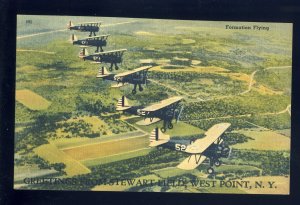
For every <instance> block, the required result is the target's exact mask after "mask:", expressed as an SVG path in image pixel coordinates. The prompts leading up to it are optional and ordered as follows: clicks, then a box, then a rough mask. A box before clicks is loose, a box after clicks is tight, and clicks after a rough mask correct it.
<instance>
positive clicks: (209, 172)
mask: <svg viewBox="0 0 300 205" xmlns="http://www.w3.org/2000/svg"><path fill="white" fill-rule="evenodd" d="M207 173H208V174H213V173H215V170H214V169H213V168H212V167H209V168H208V169H207Z"/></svg>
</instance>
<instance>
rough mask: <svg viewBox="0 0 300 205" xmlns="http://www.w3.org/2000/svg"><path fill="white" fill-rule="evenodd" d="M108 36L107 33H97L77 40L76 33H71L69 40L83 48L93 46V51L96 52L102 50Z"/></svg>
mask: <svg viewBox="0 0 300 205" xmlns="http://www.w3.org/2000/svg"><path fill="white" fill-rule="evenodd" d="M108 36H109V35H99V36H93V37H88V38H84V39H79V40H78V39H77V37H76V35H74V34H72V36H71V42H72V43H73V45H79V46H81V47H83V48H85V47H91V46H94V47H96V48H97V49H96V50H95V52H96V53H98V52H99V51H101V52H103V48H102V47H104V46H106V44H107V38H108Z"/></svg>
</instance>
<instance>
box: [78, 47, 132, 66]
mask: <svg viewBox="0 0 300 205" xmlns="http://www.w3.org/2000/svg"><path fill="white" fill-rule="evenodd" d="M125 51H127V49H119V50H111V51H104V52H98V53H93V54H90V55H89V54H88V52H87V50H86V49H85V48H83V49H82V51H81V52H80V54H79V57H80V58H82V59H83V60H90V61H94V62H95V63H110V67H109V70H110V71H112V70H113V66H114V67H115V69H116V70H118V69H119V66H118V65H117V64H118V63H122V61H123V58H122V57H123V54H124V52H125Z"/></svg>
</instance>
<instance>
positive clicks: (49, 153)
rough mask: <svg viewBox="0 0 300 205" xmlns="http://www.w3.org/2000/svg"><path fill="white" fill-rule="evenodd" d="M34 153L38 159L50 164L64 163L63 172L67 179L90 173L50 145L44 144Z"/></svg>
mask: <svg viewBox="0 0 300 205" xmlns="http://www.w3.org/2000/svg"><path fill="white" fill-rule="evenodd" d="M34 152H35V153H36V154H37V155H38V156H39V157H41V158H43V159H45V160H46V161H48V162H50V163H64V164H65V165H66V167H65V169H64V171H65V172H66V174H67V175H68V176H69V177H72V176H76V175H79V174H87V173H90V172H91V171H90V170H89V169H88V168H87V167H85V166H84V165H82V164H81V163H80V162H78V161H76V160H74V159H73V158H71V157H70V156H68V155H66V154H65V153H64V152H62V151H61V150H59V149H58V148H57V147H55V146H54V145H52V144H45V145H42V146H40V147H37V148H36V149H35V150H34Z"/></svg>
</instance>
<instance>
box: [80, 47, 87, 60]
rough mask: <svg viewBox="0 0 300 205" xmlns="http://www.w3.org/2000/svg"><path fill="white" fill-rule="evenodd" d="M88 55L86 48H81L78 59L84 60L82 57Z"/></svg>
mask: <svg viewBox="0 0 300 205" xmlns="http://www.w3.org/2000/svg"><path fill="white" fill-rule="evenodd" d="M88 55H89V52H88V51H87V49H86V48H82V49H81V51H80V53H79V58H83V59H84V57H85V56H88Z"/></svg>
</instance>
